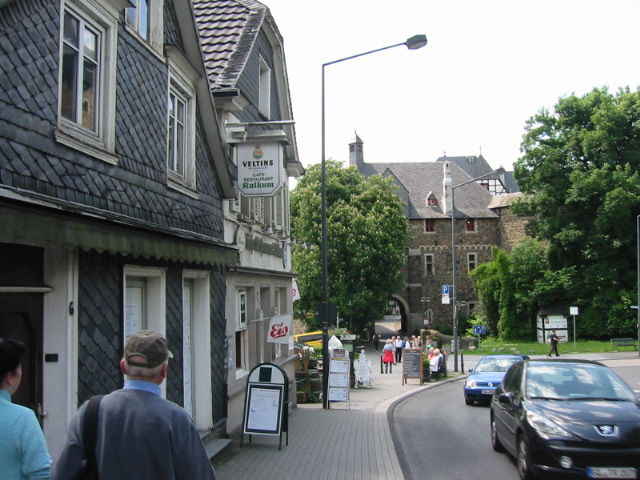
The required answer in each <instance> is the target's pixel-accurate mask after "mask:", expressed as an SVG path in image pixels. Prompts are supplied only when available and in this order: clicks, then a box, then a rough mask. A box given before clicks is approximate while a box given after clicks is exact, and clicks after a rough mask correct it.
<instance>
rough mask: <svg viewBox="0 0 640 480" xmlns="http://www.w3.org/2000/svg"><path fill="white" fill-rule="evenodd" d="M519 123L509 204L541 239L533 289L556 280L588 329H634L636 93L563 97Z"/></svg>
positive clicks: (594, 333) (639, 126)
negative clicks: (543, 259) (542, 251)
mask: <svg viewBox="0 0 640 480" xmlns="http://www.w3.org/2000/svg"><path fill="white" fill-rule="evenodd" d="M525 130H526V133H525V135H524V137H523V143H522V148H523V152H524V155H523V156H522V157H521V158H520V159H519V160H518V161H517V162H516V164H515V174H516V179H517V180H518V183H519V185H520V188H521V189H522V191H523V192H525V193H526V194H528V195H527V197H526V198H527V200H526V201H524V202H521V203H520V204H519V205H516V206H515V207H514V210H515V211H516V213H519V214H521V215H525V216H529V217H531V218H532V220H531V221H530V222H529V224H528V230H527V232H528V233H529V234H530V235H532V236H534V237H536V238H538V239H542V240H544V241H545V242H547V244H548V248H549V249H548V262H549V269H550V273H549V274H548V275H547V277H548V278H547V280H549V281H548V282H543V281H541V282H538V288H540V289H541V290H540V291H539V292H537V294H538V295H541V294H542V291H543V290H544V289H545V288H547V289H548V288H549V287H551V286H552V285H553V284H554V282H558V283H560V284H564V285H565V287H566V289H564V290H563V291H562V293H563V294H564V295H565V296H564V298H563V299H564V300H566V301H567V302H571V303H572V304H577V305H581V306H582V307H583V315H584V318H588V319H589V318H590V319H592V320H590V321H589V322H586V323H587V324H588V325H590V327H589V329H588V331H587V332H586V333H587V335H589V336H591V337H598V336H601V337H607V336H611V335H616V334H623V333H625V334H631V333H633V331H634V330H635V323H636V320H635V312H634V311H632V310H631V309H630V308H629V307H630V306H631V304H633V303H635V302H632V303H629V301H630V299H631V298H633V296H632V295H631V294H630V293H631V292H633V291H634V290H635V288H636V284H635V283H636V263H635V255H636V252H635V250H636V248H635V235H636V216H637V215H638V214H640V174H639V172H640V93H639V92H631V91H630V90H629V89H628V88H627V89H621V90H619V91H618V92H617V93H616V94H611V93H609V92H608V90H607V89H606V88H602V89H594V90H592V91H591V92H589V93H588V94H586V95H584V96H583V97H577V96H575V95H571V96H568V97H565V98H561V99H560V100H559V101H558V103H557V104H556V105H555V112H553V113H550V112H549V111H546V110H541V111H540V112H539V113H538V114H537V115H535V116H534V117H532V118H531V119H530V120H529V121H528V122H527V125H526V129H525ZM554 276H555V277H554ZM567 280H570V283H569V284H567V283H566V281H567ZM556 286H557V284H556ZM547 293H550V292H547ZM540 298H542V297H540ZM595 319H598V320H595Z"/></svg>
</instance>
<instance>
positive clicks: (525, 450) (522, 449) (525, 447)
mask: <svg viewBox="0 0 640 480" xmlns="http://www.w3.org/2000/svg"><path fill="white" fill-rule="evenodd" d="M516 463H517V464H518V475H520V480H533V478H534V477H533V474H532V473H531V456H530V455H529V444H528V443H527V440H526V438H525V436H524V435H522V434H521V435H519V436H518V455H517V457H516Z"/></svg>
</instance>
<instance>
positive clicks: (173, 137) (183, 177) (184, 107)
mask: <svg viewBox="0 0 640 480" xmlns="http://www.w3.org/2000/svg"><path fill="white" fill-rule="evenodd" d="M167 57H168V60H169V92H168V99H167V179H168V185H169V186H170V187H172V188H174V189H176V190H180V191H182V192H183V193H187V194H189V195H193V194H194V193H195V192H194V191H195V188H196V165H195V150H196V147H195V145H196V93H195V87H194V85H195V82H196V81H197V78H198V73H197V72H196V71H195V70H194V69H193V67H192V66H191V65H190V64H189V62H188V61H187V59H186V58H184V56H183V55H182V53H181V52H179V51H178V50H177V49H176V48H174V47H168V48H167Z"/></svg>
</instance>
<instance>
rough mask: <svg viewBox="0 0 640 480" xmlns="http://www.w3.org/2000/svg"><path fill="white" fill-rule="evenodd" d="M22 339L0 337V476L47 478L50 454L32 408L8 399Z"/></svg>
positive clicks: (17, 378)
mask: <svg viewBox="0 0 640 480" xmlns="http://www.w3.org/2000/svg"><path fill="white" fill-rule="evenodd" d="M25 351H26V347H25V345H24V343H22V342H20V341H18V340H14V339H12V338H6V337H0V472H2V473H0V477H1V478H2V479H3V480H27V479H28V480H32V479H33V480H35V479H48V478H49V468H50V466H51V457H50V456H49V450H47V443H46V441H45V439H44V435H43V434H42V428H40V424H39V423H38V419H37V418H36V415H35V413H34V411H33V410H31V409H30V408H27V407H23V406H22V405H17V404H15V403H12V402H11V396H12V395H13V394H14V393H16V390H18V388H19V387H20V383H21V381H22V357H23V356H24V353H25Z"/></svg>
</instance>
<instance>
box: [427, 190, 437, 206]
mask: <svg viewBox="0 0 640 480" xmlns="http://www.w3.org/2000/svg"><path fill="white" fill-rule="evenodd" d="M437 206H438V199H437V198H436V196H435V195H434V194H433V193H429V195H427V207H437Z"/></svg>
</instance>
